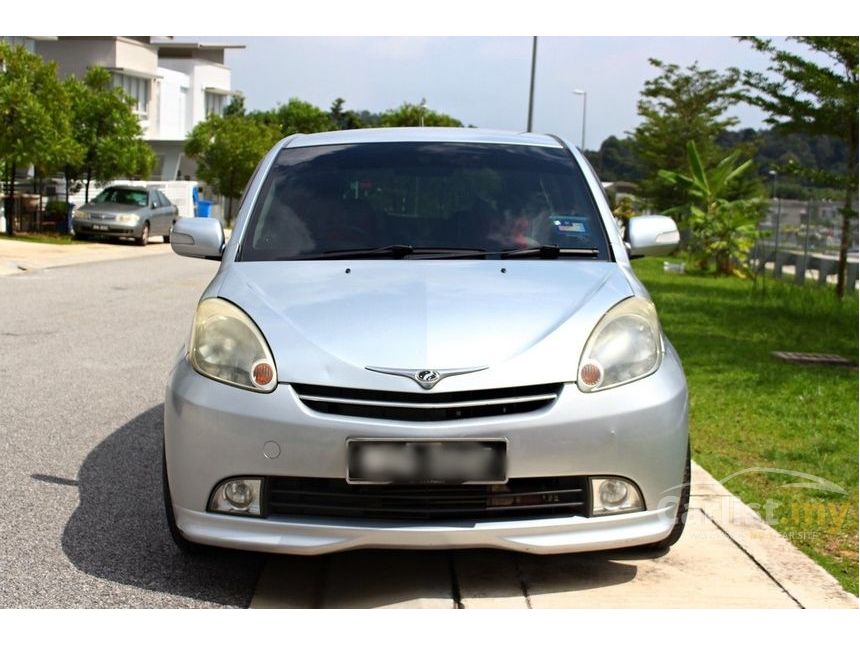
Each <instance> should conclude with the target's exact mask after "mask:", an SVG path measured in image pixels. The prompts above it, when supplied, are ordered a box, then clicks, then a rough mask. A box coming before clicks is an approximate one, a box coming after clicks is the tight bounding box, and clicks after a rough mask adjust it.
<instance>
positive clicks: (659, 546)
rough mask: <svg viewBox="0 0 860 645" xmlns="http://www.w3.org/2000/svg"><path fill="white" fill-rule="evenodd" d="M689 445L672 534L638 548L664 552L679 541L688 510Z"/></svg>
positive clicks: (688, 446) (688, 445)
mask: <svg viewBox="0 0 860 645" xmlns="http://www.w3.org/2000/svg"><path fill="white" fill-rule="evenodd" d="M690 470H691V468H690V444H689V443H688V444H687V466H686V468H685V469H684V486H683V488H682V489H681V499H680V500H679V501H678V512H677V514H676V515H675V525H674V526H673V527H672V532H671V533H669V535H667V536H666V537H665V538H663V539H662V540H660V541H659V542H654V543H652V544H646V545H643V546H642V547H640V548H643V549H648V550H651V549H654V550H665V549H668V548H669V547H671V546H672V545H673V544H675V543H676V542H677V541H678V540H680V539H681V534H682V533H683V532H684V526H686V524H687V513H688V511H689V510H690Z"/></svg>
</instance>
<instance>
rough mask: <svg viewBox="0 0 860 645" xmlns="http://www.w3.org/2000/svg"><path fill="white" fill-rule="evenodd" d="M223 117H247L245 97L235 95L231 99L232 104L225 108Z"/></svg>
mask: <svg viewBox="0 0 860 645" xmlns="http://www.w3.org/2000/svg"><path fill="white" fill-rule="evenodd" d="M222 116H245V97H244V96H242V95H241V94H234V95H233V96H232V97H231V98H230V102H229V103H228V104H227V105H226V106H225V107H224V114H223V115H222Z"/></svg>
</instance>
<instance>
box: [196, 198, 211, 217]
mask: <svg viewBox="0 0 860 645" xmlns="http://www.w3.org/2000/svg"><path fill="white" fill-rule="evenodd" d="M211 212H212V202H207V201H206V200H205V199H201V200H200V201H198V202H197V217H209V214H210V213H211Z"/></svg>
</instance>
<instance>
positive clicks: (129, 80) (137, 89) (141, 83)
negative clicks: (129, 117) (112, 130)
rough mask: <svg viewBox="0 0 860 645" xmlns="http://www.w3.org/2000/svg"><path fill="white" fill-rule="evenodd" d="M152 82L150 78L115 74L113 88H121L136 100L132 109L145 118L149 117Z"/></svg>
mask: <svg viewBox="0 0 860 645" xmlns="http://www.w3.org/2000/svg"><path fill="white" fill-rule="evenodd" d="M150 82H151V81H150V80H149V79H148V78H141V77H139V76H131V75H129V74H121V73H119V72H113V86H114V87H121V88H122V89H123V90H124V91H125V93H126V94H128V95H129V96H130V97H131V98H132V99H134V104H133V105H132V109H134V111H135V112H136V113H137V114H138V115H140V116H143V117H145V116H146V115H147V112H148V109H149V84H150Z"/></svg>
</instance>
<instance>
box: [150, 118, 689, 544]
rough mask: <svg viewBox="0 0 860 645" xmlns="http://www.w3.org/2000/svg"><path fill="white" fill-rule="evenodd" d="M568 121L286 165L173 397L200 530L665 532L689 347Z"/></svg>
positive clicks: (673, 513) (677, 491)
mask: <svg viewBox="0 0 860 645" xmlns="http://www.w3.org/2000/svg"><path fill="white" fill-rule="evenodd" d="M677 242H678V230H677V228H676V226H675V224H674V222H673V221H672V220H671V219H669V218H666V217H660V216H642V217H636V218H633V219H631V220H630V222H629V224H628V225H627V227H626V231H625V232H624V233H623V235H622V232H621V231H620V229H619V227H618V225H617V224H616V221H615V219H614V218H613V216H612V213H611V211H610V209H609V205H608V203H607V201H606V198H605V195H604V193H603V192H602V189H601V185H600V183H599V181H598V178H597V176H596V175H595V174H594V172H593V170H591V168H590V166H589V165H588V163H587V161H586V160H585V159H584V158H583V156H582V155H581V154H580V152H579V151H578V150H577V149H576V148H575V147H573V146H572V145H571V144H570V143H568V142H567V141H565V140H563V139H561V138H558V137H554V136H548V135H538V134H514V133H507V132H495V131H487V130H479V129H447V128H414V129H413V128H404V129H397V128H395V129H382V130H356V131H343V132H328V133H320V134H312V135H294V136H291V137H288V138H286V139H284V140H283V141H281V142H280V143H278V144H277V145H276V146H275V147H274V148H273V149H272V150H271V151H270V152H269V153H268V154H267V156H266V157H265V158H264V159H263V160H262V162H261V163H260V165H259V167H258V168H257V170H256V172H255V173H254V175H253V177H252V179H251V181H250V183H249V185H248V187H247V188H246V190H245V194H244V197H243V201H242V203H241V207H240V211H239V214H238V218H237V221H236V225H235V228H234V231H233V235H232V236H231V237H230V240H229V242H227V243H226V245H225V243H224V234H223V231H222V230H221V227H220V224H219V223H218V222H217V221H215V220H200V219H197V220H193V219H188V220H180V221H178V222H177V223H176V225H175V226H174V228H173V233H172V237H171V244H172V245H173V249H174V250H175V251H176V252H177V253H179V254H180V255H185V256H189V257H200V258H209V259H213V260H219V261H220V263H221V265H220V268H219V270H218V272H217V274H216V276H215V278H214V279H213V280H212V282H211V283H210V284H209V286H208V287H207V288H206V290H205V291H204V293H203V296H202V298H201V300H200V302H199V305H198V307H197V312H196V315H195V317H194V321H193V324H192V329H191V333H190V337H189V339H188V342H187V345H186V346H185V347H183V348H182V350H181V351H180V352H179V353H178V355H177V358H176V362H175V365H174V366H173V369H172V371H171V373H170V377H169V383H168V385H167V392H166V400H165V406H164V497H165V507H166V511H167V517H168V521H169V524H170V528H171V532H172V534H173V537H174V539H175V541H176V543H177V545H178V546H179V547H180V548H181V549H183V550H185V551H194V550H196V549H199V548H200V545H210V546H218V547H229V548H236V549H248V550H256V551H268V552H275V553H293V554H319V553H326V552H332V551H339V550H343V549H353V548H362V547H382V548H448V547H452V548H455V547H456V548H461V547H499V548H505V549H514V550H518V551H526V552H530V553H562V552H573V551H589V550H597V549H611V548H619V547H629V546H635V545H651V546H654V547H657V548H665V547H668V546H669V545H671V544H673V543H674V542H675V541H676V540H677V539H678V538H679V537H680V535H681V531H682V530H683V527H684V521H685V516H686V510H687V504H688V499H689V486H688V484H689V479H690V456H689V455H690V453H689V442H688V435H687V386H686V382H685V379H684V373H683V371H682V368H681V363H680V361H679V359H678V355H677V353H676V352H675V350H674V348H673V347H672V345H671V344H670V343H669V341H668V339H667V338H666V337H665V335H664V334H663V332H662V330H661V327H660V323H659V321H658V319H657V314H656V312H655V308H654V305H653V303H652V302H651V300H650V298H649V296H648V293H647V291H646V290H645V288H644V287H643V286H642V284H641V283H640V282H639V280H638V279H637V278H636V275H635V274H634V273H633V270H632V269H631V265H630V258H632V257H636V256H641V255H648V254H661V253H665V252H667V251H669V250H671V249H673V248H674V247H675V246H676V244H677Z"/></svg>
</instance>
